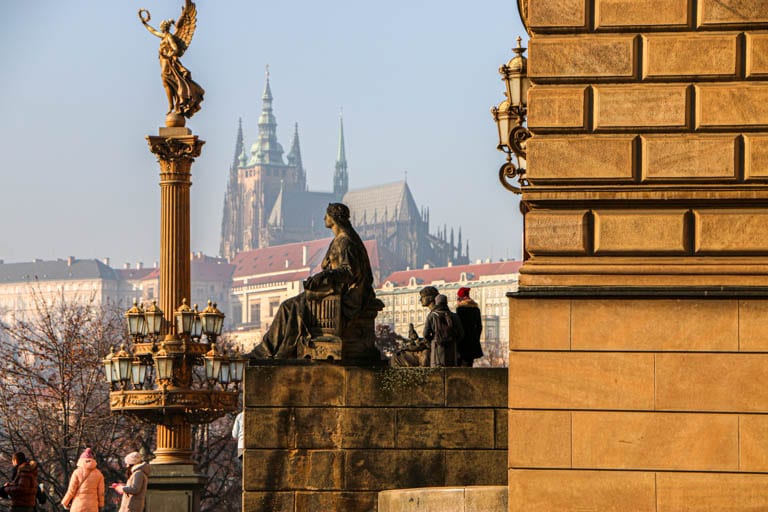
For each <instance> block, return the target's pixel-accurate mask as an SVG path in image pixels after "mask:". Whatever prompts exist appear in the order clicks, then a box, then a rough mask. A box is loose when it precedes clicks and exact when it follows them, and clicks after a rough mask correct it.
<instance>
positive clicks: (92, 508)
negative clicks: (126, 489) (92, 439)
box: [61, 448, 104, 512]
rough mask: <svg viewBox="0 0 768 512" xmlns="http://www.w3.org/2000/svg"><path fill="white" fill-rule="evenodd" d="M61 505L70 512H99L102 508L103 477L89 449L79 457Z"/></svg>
mask: <svg viewBox="0 0 768 512" xmlns="http://www.w3.org/2000/svg"><path fill="white" fill-rule="evenodd" d="M61 504H62V505H63V506H64V508H65V509H67V510H69V511H70V512H99V510H100V509H101V508H102V507H103V506H104V475H102V474H101V471H99V469H98V468H97V467H96V459H94V457H93V452H92V451H91V449H90V448H86V449H85V451H84V452H83V454H82V455H80V459H79V460H78V461H77V469H76V470H75V472H74V473H72V477H71V478H70V479H69V488H68V489H67V494H65V495H64V498H63V499H62V500H61Z"/></svg>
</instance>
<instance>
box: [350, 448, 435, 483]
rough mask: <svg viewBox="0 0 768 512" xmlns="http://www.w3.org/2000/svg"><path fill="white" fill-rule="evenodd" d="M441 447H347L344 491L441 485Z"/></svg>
mask: <svg viewBox="0 0 768 512" xmlns="http://www.w3.org/2000/svg"><path fill="white" fill-rule="evenodd" d="M443 454H444V452H443V450H349V451H347V452H346V460H345V466H344V474H345V475H346V489H347V490H348V491H366V490H371V491H377V490H380V489H398V488H409V487H430V486H442V485H445V469H446V468H445V457H444V455H443Z"/></svg>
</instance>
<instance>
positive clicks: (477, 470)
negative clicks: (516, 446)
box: [444, 450, 507, 486]
mask: <svg viewBox="0 0 768 512" xmlns="http://www.w3.org/2000/svg"><path fill="white" fill-rule="evenodd" d="M506 464H507V452H506V451H505V450H448V451H446V452H445V484H444V485H446V486H453V485H455V486H459V485H503V484H506V483H507V475H506V474H505V471H504V468H505V467H506Z"/></svg>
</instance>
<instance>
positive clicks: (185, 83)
mask: <svg viewBox="0 0 768 512" xmlns="http://www.w3.org/2000/svg"><path fill="white" fill-rule="evenodd" d="M173 37H176V36H174V35H173V34H166V35H165V37H164V38H163V39H162V40H161V41H160V76H161V77H162V79H163V85H164V86H165V87H166V88H168V90H169V91H171V95H172V96H173V97H174V103H175V109H176V112H177V113H179V114H181V115H183V116H185V117H191V116H192V114H194V113H195V112H197V111H198V110H200V103H202V101H203V94H205V91H204V90H203V88H202V87H200V86H199V85H198V84H197V83H196V82H195V81H194V80H192V73H190V72H189V70H188V69H187V68H185V67H184V66H183V65H182V64H181V61H180V60H179V54H180V53H183V51H180V50H181V48H184V47H185V44H184V42H183V41H181V40H180V39H178V38H176V39H175V40H174V42H175V43H176V49H174V47H173V45H172V44H171V42H170V40H169V39H168V38H173Z"/></svg>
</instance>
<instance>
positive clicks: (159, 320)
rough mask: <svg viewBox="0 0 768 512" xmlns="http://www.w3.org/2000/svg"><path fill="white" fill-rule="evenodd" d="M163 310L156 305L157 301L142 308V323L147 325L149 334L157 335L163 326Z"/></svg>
mask: <svg viewBox="0 0 768 512" xmlns="http://www.w3.org/2000/svg"><path fill="white" fill-rule="evenodd" d="M163 315H164V313H163V310H162V309H160V308H159V307H157V301H156V300H153V301H152V304H151V305H150V306H148V307H147V308H145V309H144V323H145V324H146V325H147V331H148V333H149V335H150V336H152V337H155V338H156V337H157V336H158V335H160V330H161V329H162V328H163Z"/></svg>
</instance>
